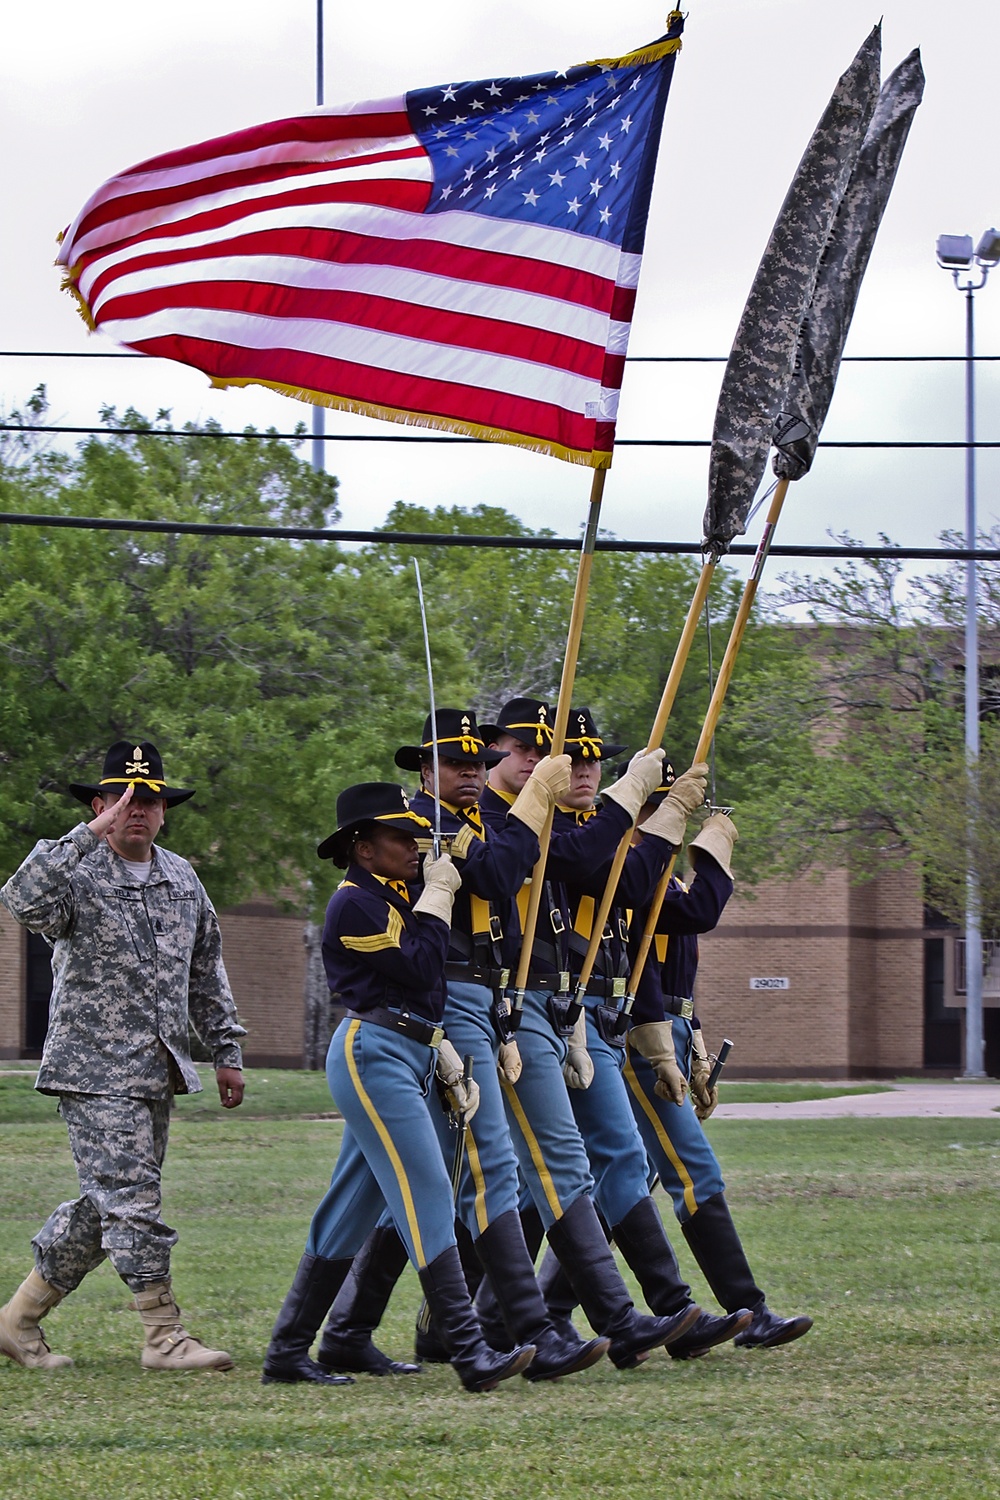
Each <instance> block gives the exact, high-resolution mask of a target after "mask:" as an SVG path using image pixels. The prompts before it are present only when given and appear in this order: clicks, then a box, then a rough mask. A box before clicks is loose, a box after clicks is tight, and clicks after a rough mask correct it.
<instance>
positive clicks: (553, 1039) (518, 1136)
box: [502, 990, 594, 1229]
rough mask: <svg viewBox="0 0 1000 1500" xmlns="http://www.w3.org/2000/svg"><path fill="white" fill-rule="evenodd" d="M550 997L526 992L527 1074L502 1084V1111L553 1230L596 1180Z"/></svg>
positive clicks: (523, 1036)
mask: <svg viewBox="0 0 1000 1500" xmlns="http://www.w3.org/2000/svg"><path fill="white" fill-rule="evenodd" d="M547 999H548V996H547V994H546V993H545V992H544V991H540V990H528V992H527V994H526V995H525V999H524V1010H523V1012H522V1018H521V1026H520V1030H519V1031H518V1033H517V1045H518V1049H519V1051H520V1053H521V1061H522V1063H523V1065H524V1068H523V1071H522V1073H521V1076H520V1078H519V1079H518V1081H517V1083H516V1084H513V1085H512V1084H509V1083H503V1084H502V1087H503V1095H504V1108H505V1109H506V1111H507V1120H508V1123H509V1125H510V1137H511V1140H512V1141H513V1143H514V1150H515V1152H516V1153H517V1160H518V1165H519V1166H520V1168H521V1172H522V1174H523V1176H524V1180H525V1182H526V1183H527V1185H528V1188H529V1191H530V1192H531V1196H532V1198H533V1199H534V1201H535V1207H536V1208H537V1209H538V1212H539V1214H540V1215H541V1218H542V1223H543V1224H544V1225H545V1228H546V1229H549V1228H550V1227H551V1226H552V1225H553V1224H554V1223H555V1221H556V1220H557V1219H561V1218H562V1216H563V1214H564V1213H565V1212H566V1210H567V1209H568V1208H570V1207H571V1206H572V1204H574V1203H575V1202H576V1200H577V1198H579V1197H580V1196H581V1195H582V1194H583V1193H593V1190H594V1179H593V1177H592V1176H591V1175H590V1164H589V1163H588V1161H587V1152H586V1150H585V1149H584V1144H583V1139H582V1137H581V1135H580V1131H579V1129H578V1127H577V1123H576V1121H575V1119H574V1118H573V1110H572V1108H571V1107H570V1102H569V1098H568V1095H567V1089H566V1082H565V1080H564V1078H563V1072H562V1067H563V1063H564V1062H565V1061H566V1043H565V1041H564V1040H563V1038H562V1037H560V1036H559V1035H557V1033H556V1031H555V1029H554V1027H553V1025H552V1022H551V1021H550V1020H549V1014H548V1010H547V1008H546V1001H547Z"/></svg>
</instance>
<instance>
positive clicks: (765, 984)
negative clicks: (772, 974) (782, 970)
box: [750, 976, 791, 990]
mask: <svg viewBox="0 0 1000 1500" xmlns="http://www.w3.org/2000/svg"><path fill="white" fill-rule="evenodd" d="M750 988H751V989H752V990H790V989H791V985H790V983H789V982H788V980H787V979H778V978H768V977H767V976H762V977H758V978H757V979H751V981H750Z"/></svg>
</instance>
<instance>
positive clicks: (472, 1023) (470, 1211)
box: [431, 980, 518, 1239]
mask: <svg viewBox="0 0 1000 1500" xmlns="http://www.w3.org/2000/svg"><path fill="white" fill-rule="evenodd" d="M492 999H493V996H492V994H491V993H490V991H489V990H488V989H487V988H486V986H485V985H482V984H461V983H458V982H455V981H452V980H449V981H448V999H447V1003H446V1005H445V1012H444V1025H445V1030H446V1031H447V1033H448V1040H449V1041H450V1042H451V1044H452V1046H453V1047H454V1048H455V1051H456V1052H457V1053H458V1055H459V1057H461V1058H465V1057H466V1056H467V1055H469V1054H471V1056H472V1058H473V1059H474V1061H473V1069H472V1076H473V1078H474V1079H475V1081H476V1082H477V1083H478V1084H479V1108H478V1109H477V1110H476V1113H475V1115H474V1116H473V1119H472V1121H471V1123H470V1125H469V1128H468V1131H467V1133H466V1138H465V1147H466V1151H465V1166H464V1168H463V1170H462V1178H461V1182H460V1184H459V1190H458V1204H457V1206H456V1210H455V1212H456V1216H457V1217H458V1218H459V1219H461V1221H462V1223H463V1224H464V1225H465V1227H466V1229H468V1231H469V1233H470V1234H471V1235H472V1238H473V1239H478V1238H479V1236H480V1235H481V1234H482V1233H483V1230H484V1229H486V1228H487V1227H488V1226H489V1225H490V1224H492V1223H494V1221H495V1220H497V1219H498V1218H499V1217H500V1215H501V1214H505V1213H509V1212H510V1211H511V1210H512V1209H516V1208H517V1200H518V1177H517V1157H516V1156H515V1155H514V1147H513V1145H512V1144H511V1138H510V1131H509V1129H508V1127H507V1119H506V1116H505V1114H504V1104H503V1094H502V1093H501V1090H500V1078H499V1075H498V1073H497V1052H498V1050H499V1043H498V1042H497V1039H496V1034H495V1032H494V1030H493V1026H492V1023H491V1021H490V1005H491V1002H492ZM431 1115H432V1118H433V1120H434V1124H435V1127H436V1129H437V1133H438V1138H439V1140H440V1142H441V1150H442V1151H443V1153H444V1156H445V1161H446V1163H447V1165H448V1169H449V1171H450V1170H451V1163H452V1160H453V1159H454V1154H455V1132H454V1130H453V1129H452V1128H451V1127H450V1125H449V1122H448V1117H447V1115H446V1113H445V1112H444V1110H436V1109H435V1101H434V1100H433V1099H432V1100H431Z"/></svg>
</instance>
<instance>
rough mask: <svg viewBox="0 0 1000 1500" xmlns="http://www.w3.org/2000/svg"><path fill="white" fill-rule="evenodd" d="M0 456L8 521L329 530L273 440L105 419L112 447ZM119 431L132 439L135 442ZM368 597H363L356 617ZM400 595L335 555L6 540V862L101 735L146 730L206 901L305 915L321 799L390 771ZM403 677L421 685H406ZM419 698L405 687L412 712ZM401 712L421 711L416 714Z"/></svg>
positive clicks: (62, 817)
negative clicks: (42, 517)
mask: <svg viewBox="0 0 1000 1500" xmlns="http://www.w3.org/2000/svg"><path fill="white" fill-rule="evenodd" d="M39 415H44V394H43V393H42V395H41V396H40V397H39V396H37V393H36V404H35V409H33V410H32V409H29V412H28V414H27V416H26V418H25V421H24V429H23V431H22V432H20V433H17V434H14V436H13V439H12V440H9V441H8V442H7V443H6V444H5V445H4V447H3V449H2V451H0V498H2V508H3V509H4V510H6V511H9V512H24V513H39V512H40V513H43V514H52V515H60V514H67V515H69V514H74V515H90V516H97V517H102V516H109V517H112V516H113V517H127V518H135V519H157V520H167V521H170V520H177V521H201V522H204V521H213V522H235V523H238V524H254V525H261V524H263V525H267V524H282V523H283V524H307V525H317V524H319V525H322V524H331V523H333V522H335V521H336V519H337V516H338V511H337V505H336V488H337V482H336V480H335V479H332V478H330V477H328V476H326V475H323V474H316V473H314V472H313V471H312V470H311V469H310V468H309V467H308V465H307V464H305V463H304V462H303V461H302V460H301V459H300V458H299V457H298V456H297V455H296V454H295V453H294V452H293V451H292V450H291V449H290V448H289V446H288V445H287V443H285V442H283V441H281V440H279V439H277V438H275V437H273V436H270V435H267V434H259V435H257V434H251V433H248V436H247V438H246V439H245V440H244V441H240V442H235V441H223V440H222V439H220V438H218V437H215V436H213V434H214V433H215V432H216V431H217V428H215V427H214V426H208V427H206V428H204V429H201V430H197V429H194V428H191V429H189V430H187V431H186V432H185V435H184V436H183V437H178V438H165V437H162V436H158V435H156V434H155V427H156V426H157V425H159V426H163V425H166V424H167V423H168V422H169V413H160V414H159V417H158V419H157V423H156V424H150V423H148V422H146V421H144V419H143V418H142V417H141V416H140V415H139V414H138V413H135V412H132V411H128V412H126V413H124V415H123V417H122V418H121V419H120V420H119V419H118V417H117V414H116V413H114V412H113V411H110V410H108V411H106V412H105V421H106V423H107V425H108V428H109V432H108V436H107V437H102V438H100V439H93V440H91V441H89V442H87V443H85V444H83V445H82V446H81V448H80V450H79V452H78V454H77V455H76V456H75V457H72V458H71V457H66V456H63V455H52V454H48V453H46V452H45V450H44V448H43V447H41V446H40V444H39V442H38V441H37V439H36V438H35V437H33V435H32V433H31V431H30V428H31V425H32V420H33V419H37V418H38V416H39ZM124 427H129V428H134V427H140V428H144V429H145V431H144V432H143V433H142V434H141V435H139V436H134V435H129V434H126V433H125V432H124V431H122V430H121V429H122V428H124ZM362 600H363V603H362ZM398 617H399V602H398V600H397V599H396V598H395V597H394V595H393V594H392V593H391V592H390V593H388V594H386V596H385V597H382V598H380V597H378V595H377V593H376V592H373V589H372V584H371V581H370V580H369V581H366V582H365V584H364V585H363V584H362V581H361V579H360V578H359V575H358V571H357V567H356V565H355V562H354V560H353V559H352V558H351V556H350V555H349V554H344V553H342V552H341V551H340V549H339V548H338V547H336V546H335V545H333V544H315V543H307V544H297V543H294V542H288V541H280V540H273V539H267V540H263V539H254V538H249V539H248V538H244V537H233V538H216V537H199V536H184V535H180V536H177V535H174V536H170V535H160V534H147V533H141V532H129V531H114V532H106V531H96V530H95V531H86V530H72V529H51V528H36V527H30V526H8V527H5V528H3V530H2V534H0V765H2V768H3V777H2V783H0V864H2V865H3V867H4V868H6V869H10V868H12V867H13V866H15V865H16V864H17V863H18V862H19V860H20V859H21V858H23V856H24V854H25V853H26V852H27V849H28V848H30V845H31V843H32V842H33V840H34V839H36V838H39V837H43V836H53V835H57V834H59V833H62V832H63V831H64V830H65V829H66V827H67V826H68V823H69V821H70V817H71V808H70V806H69V804H68V802H67V799H66V797H65V794H64V791H63V789H64V787H65V785H66V784H67V783H68V782H69V781H74V780H81V779H82V780H87V779H89V777H90V776H91V775H93V774H94V771H95V768H96V767H98V766H99V765H100V761H101V757H102V755H103V751H104V749H105V748H106V747H107V745H108V744H109V743H110V741H111V740H113V739H116V738H119V737H122V736H126V737H127V736H129V735H136V736H148V737H149V738H151V739H153V740H154V741H155V742H156V743H157V744H158V745H159V746H160V748H161V750H162V751H163V754H164V758H165V762H166V766H167V770H168V774H169V776H170V777H171V779H172V780H173V781H174V782H175V783H177V784H185V783H186V782H188V783H190V784H191V785H194V786H196V787H197V788H198V796H197V798H196V799H195V800H194V801H193V802H192V803H190V804H188V805H186V806H185V809H184V811H183V813H178V814H177V815H176V817H174V818H171V820H170V824H171V827H170V829H169V831H168V833H167V835H166V836H165V842H167V843H169V842H171V840H172V839H173V837H174V836H175V826H176V838H177V841H178V847H179V848H180V849H181V850H182V851H183V852H184V853H185V854H186V855H187V856H188V857H190V858H192V859H193V860H195V862H196V863H197V864H198V866H199V869H200V870H201V872H202V874H203V876H204V878H205V882H206V884H207V885H208V887H209V889H210V891H211V893H212V895H213V897H214V899H215V900H216V901H217V902H218V903H219V904H223V905H225V904H231V903H232V902H234V901H237V900H239V899H242V898H243V897H245V896H247V895H249V894H252V893H254V892H260V893H273V894H280V893H292V894H295V895H296V896H297V897H298V898H299V899H301V898H302V895H303V892H304V889H305V886H306V882H307V881H308V880H309V879H310V878H311V879H312V880H313V881H314V882H315V891H314V896H315V899H316V901H317V902H321V901H322V900H323V899H325V895H326V891H327V888H328V887H329V884H330V882H331V881H332V879H333V873H332V871H331V870H330V869H329V867H323V866H320V865H319V863H318V861H317V860H316V858H315V844H316V842H317V839H318V837H320V836H322V834H323V833H324V832H328V831H329V829H330V828H331V827H332V826H333V820H334V816H335V798H336V793H337V791H338V790H339V789H340V788H341V787H342V786H343V785H344V784H345V783H347V782H348V781H350V780H355V779H361V778H364V777H367V776H374V775H382V774H385V771H386V766H387V761H388V760H391V748H392V745H393V743H395V742H397V741H395V733H396V726H397V724H398V722H399V720H400V718H403V717H407V718H412V717H413V713H412V712H411V713H410V714H409V715H407V714H406V708H407V703H406V698H407V692H406V691H401V688H400V684H401V682H402V683H404V684H405V683H409V682H410V681H412V680H413V677H414V672H415V664H416V663H417V662H418V661H419V659H420V656H419V653H418V651H417V649H416V646H415V644H414V641H413V638H412V634H411V633H408V632H406V631H404V630H401V629H400V625H399V618H398ZM418 685H419V681H418ZM422 699H423V692H422V690H421V692H420V701H422ZM412 708H413V712H415V711H416V703H415V702H414V704H413V705H412Z"/></svg>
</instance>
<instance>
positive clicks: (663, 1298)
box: [540, 708, 750, 1352]
mask: <svg viewBox="0 0 1000 1500" xmlns="http://www.w3.org/2000/svg"><path fill="white" fill-rule="evenodd" d="M569 730H570V732H569V734H568V735H567V738H566V750H567V752H568V753H569V755H570V756H571V758H572V761H573V775H572V780H571V782H570V788H569V791H568V792H566V793H565V794H564V797H563V799H562V802H561V804H560V806H559V808H558V809H557V812H556V819H555V823H554V826H553V839H554V841H555V843H556V848H557V849H558V847H559V845H558V841H559V839H560V838H561V837H563V836H564V835H566V834H569V833H571V832H572V830H574V829H575V828H577V827H580V826H581V825H583V824H586V823H588V822H589V820H590V819H591V818H595V817H597V816H598V814H597V808H596V797H597V792H598V788H599V786H600V780H601V771H602V768H603V766H604V765H605V764H606V761H607V759H608V758H609V757H611V756H615V755H620V754H621V753H622V752H623V750H624V748H625V747H624V746H622V745H605V744H604V741H603V739H602V738H601V735H600V734H599V732H598V729H597V726H596V724H595V723H594V719H593V716H592V714H591V712H590V710H589V709H587V708H580V709H573V710H572V711H571V712H570V716H569ZM707 777H708V767H707V766H706V765H698V766H693V767H692V768H691V769H690V770H689V771H686V772H685V773H684V775H683V776H681V777H679V778H678V779H677V780H676V781H674V778H673V774H672V772H671V781H672V782H673V784H672V786H671V790H670V795H669V797H667V798H666V799H664V801H663V802H662V805H661V806H659V807H658V808H657V809H656V810H655V811H654V810H652V809H650V814H651V815H650V816H649V817H647V819H646V821H645V822H644V824H643V828H642V832H643V839H642V841H641V843H640V844H639V845H637V847H634V848H632V849H630V850H629V853H628V855H627V857H626V860H625V864H624V867H623V869H622V872H621V878H620V881H619V884H618V888H617V893H616V903H615V905H614V906H613V907H612V909H611V912H610V914H609V919H608V924H607V926H606V927H605V930H604V933H603V935H602V939H601V944H600V947H599V948H598V950H597V959H596V962H595V965H594V971H593V974H592V976H591V978H590V981H589V983H588V987H587V993H586V996H585V998H584V1011H585V1016H586V1048H587V1050H586V1053H585V1054H582V1055H581V1056H579V1057H578V1055H577V1049H576V1048H575V1047H573V1046H571V1047H570V1049H569V1056H568V1058H567V1061H566V1065H565V1068H564V1073H565V1076H566V1081H567V1083H568V1085H569V1098H570V1104H571V1106H572V1109H573V1114H574V1117H575V1119H576V1123H577V1125H578V1126H579V1128H580V1133H581V1135H582V1136H583V1141H584V1145H585V1146H586V1148H587V1155H588V1158H589V1160H590V1167H591V1171H592V1172H593V1175H594V1180H595V1185H596V1186H595V1198H596V1201H597V1205H598V1207H599V1208H600V1210H601V1213H602V1215H603V1217H604V1220H605V1222H606V1224H607V1225H608V1226H609V1227H610V1232H611V1234H612V1235H613V1236H614V1242H615V1244H616V1245H617V1247H618V1249H619V1250H620V1251H621V1253H622V1255H623V1256H624V1258H625V1260H626V1262H627V1263H628V1265H629V1266H630V1267H631V1269H632V1271H633V1272H634V1273H635V1275H636V1278H637V1279H638V1282H639V1285H640V1287H641V1288H642V1292H643V1296H644V1297H645V1299H646V1303H647V1305H648V1306H649V1307H650V1308H651V1310H652V1311H653V1312H654V1313H660V1314H673V1313H678V1312H680V1311H681V1310H683V1309H685V1308H687V1307H690V1306H692V1305H693V1299H692V1296H691V1290H690V1288H689V1287H688V1286H687V1284H686V1283H685V1281H684V1280H683V1278H682V1276H681V1273H680V1267H679V1266H678V1264H677V1257H676V1256H675V1254H674V1252H673V1248H672V1246H671V1244H670V1241H669V1240H668V1238H667V1235H666V1232H665V1230H664V1227H663V1220H662V1218H661V1216H660V1211H659V1209H658V1208H657V1206H656V1204H655V1202H654V1201H653V1199H652V1197H651V1196H650V1194H649V1190H648V1185H647V1163H646V1148H645V1146H644V1145H643V1142H642V1138H641V1136H640V1134H639V1130H638V1127H637V1125H636V1120H635V1116H634V1115H633V1112H632V1106H631V1103H630V1099H629V1091H628V1089H627V1087H626V1085H625V1082H624V1079H623V1077H622V1068H623V1065H624V1061H625V1033H626V1031H627V1028H628V1018H627V1016H625V1015H624V1013H623V1011H622V1005H623V1001H624V996H625V991H626V986H627V979H628V973H629V963H628V915H629V908H631V907H634V906H643V907H645V906H646V905H647V904H648V902H649V899H650V897H651V896H652V893H653V890H654V888H655V886H656V883H657V881H658V880H659V878H660V876H661V875H662V874H663V871H664V870H665V869H666V866H667V862H668V860H669V858H670V856H671V854H672V853H673V851H674V849H675V848H676V847H677V846H678V845H679V844H680V843H681V841H682V840H683V837H684V828H685V824H686V821H687V815H688V813H689V812H691V811H693V809H694V808H695V807H697V806H699V805H700V804H701V803H702V802H703V801H704V797H705V784H706V780H707ZM609 868H610V865H609V864H603V865H601V866H599V867H597V868H595V869H591V870H588V869H586V868H579V869H578V871H577V874H576V875H575V876H574V877H572V878H570V879H567V881H566V882H565V887H566V892H567V896H568V899H569V909H570V918H571V921H570V929H569V941H568V949H569V964H570V972H571V977H572V988H573V989H574V991H575V989H576V983H577V980H578V979H579V976H580V971H581V969H582V966H583V959H584V956H585V955H586V952H587V948H588V944H589V942H590V936H591V930H592V927H593V921H594V915H595V907H596V904H597V903H598V902H599V900H600V897H601V895H602V894H603V891H604V888H605V885H606V883H607V876H608V872H609ZM581 1062H582V1066H581ZM588 1075H590V1081H589V1083H587V1082H586V1079H587V1077H588ZM556 1273H557V1265H554V1264H553V1258H552V1257H549V1258H548V1259H547V1264H546V1266H545V1267H543V1270H542V1274H541V1277H540V1280H541V1283H542V1289H543V1292H544V1293H545V1296H546V1300H547V1301H548V1303H549V1307H550V1310H552V1311H553V1313H554V1314H556V1315H557V1323H559V1322H560V1318H559V1316H558V1315H559V1314H561V1315H562V1316H563V1317H568V1315H569V1313H570V1312H571V1310H572V1308H573V1306H575V1303H576V1298H575V1297H573V1296H570V1298H569V1300H568V1302H567V1300H566V1283H567V1281H568V1278H567V1277H566V1275H565V1273H564V1272H563V1273H561V1274H556ZM749 1322H750V1313H749V1311H748V1310H747V1309H746V1308H745V1307H741V1308H736V1309H733V1310H732V1312H731V1313H730V1314H729V1315H727V1316H726V1317H722V1318H719V1317H714V1316H712V1315H711V1314H710V1313H707V1312H701V1313H700V1316H699V1318H698V1321H697V1322H696V1323H694V1324H693V1326H692V1327H691V1329H689V1331H688V1332H687V1333H684V1334H682V1335H681V1337H680V1338H679V1339H677V1340H675V1341H674V1342H673V1343H672V1344H671V1345H670V1346H669V1347H670V1350H671V1352H674V1351H675V1350H676V1349H677V1348H678V1347H684V1346H686V1345H687V1344H689V1343H690V1342H691V1341H695V1343H696V1347H698V1348H708V1347H709V1346H711V1345H712V1344H718V1343H723V1342H725V1341H726V1340H728V1339H731V1338H733V1337H734V1336H735V1335H736V1334H737V1333H739V1332H740V1331H741V1330H742V1329H744V1328H746V1326H747V1325H748V1324H749ZM560 1326H561V1324H560Z"/></svg>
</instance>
